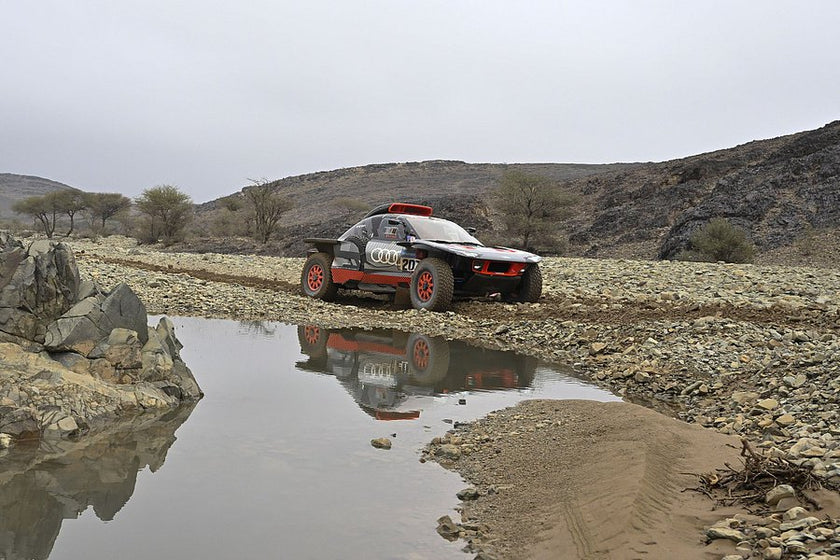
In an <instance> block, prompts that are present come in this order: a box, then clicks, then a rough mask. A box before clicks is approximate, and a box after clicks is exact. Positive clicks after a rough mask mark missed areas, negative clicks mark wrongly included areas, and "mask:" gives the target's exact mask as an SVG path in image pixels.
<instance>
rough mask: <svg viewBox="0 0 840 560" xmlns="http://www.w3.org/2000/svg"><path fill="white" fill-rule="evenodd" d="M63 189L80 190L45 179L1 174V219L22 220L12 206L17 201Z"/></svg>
mask: <svg viewBox="0 0 840 560" xmlns="http://www.w3.org/2000/svg"><path fill="white" fill-rule="evenodd" d="M62 189H71V190H78V189H74V188H73V187H70V186H68V185H65V184H64V183H59V182H58V181H51V180H50V179H44V178H43V177H34V176H32V175H16V174H14V173H0V219H4V218H20V215H19V214H16V213H15V212H13V211H12V204H14V203H15V201H17V200H20V199H22V198H27V197H30V196H40V195H43V194H46V193H48V192H51V191H58V190H62Z"/></svg>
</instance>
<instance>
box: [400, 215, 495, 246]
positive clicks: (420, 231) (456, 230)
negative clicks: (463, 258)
mask: <svg viewBox="0 0 840 560" xmlns="http://www.w3.org/2000/svg"><path fill="white" fill-rule="evenodd" d="M405 221H406V222H408V224H409V225H410V226H411V228H412V229H413V230H414V231H415V232H416V233H417V237H418V238H419V239H427V240H430V241H432V240H434V241H449V242H454V243H470V244H474V245H481V241H479V240H478V239H476V238H475V237H473V236H472V235H470V234H469V233H467V231H466V230H465V229H464V228H462V227H461V226H459V225H458V224H455V223H452V222H450V221H448V220H442V219H440V218H426V217H424V216H405Z"/></svg>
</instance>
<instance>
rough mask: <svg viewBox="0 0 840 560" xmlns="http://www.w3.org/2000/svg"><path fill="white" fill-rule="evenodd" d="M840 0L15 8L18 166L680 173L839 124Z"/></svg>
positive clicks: (253, 172)
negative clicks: (719, 154) (716, 156)
mask: <svg viewBox="0 0 840 560" xmlns="http://www.w3.org/2000/svg"><path fill="white" fill-rule="evenodd" d="M838 28H840V2H838V1H836V0H826V1H822V2H815V1H798V2H778V1H769V0H756V1H749V2H748V1H740V2H739V1H734V0H723V1H709V0H703V1H695V2H691V3H689V2H679V1H673V0H672V1H637V0H633V1H629V0H628V1H626V2H597V1H583V0H581V1H578V2H562V1H556V2H530V1H519V2H514V1H510V2H493V1H489V0H479V1H475V2H460V1H457V0H447V1H419V0H417V1H411V2H409V1H398V0H383V1H364V2H361V1H360V2H356V1H350V0H347V1H335V2H313V1H306V2H303V1H301V2H282V1H272V0H259V1H250V2H238V3H237V2H230V1H229V0H228V1H225V2H219V1H210V0H201V1H198V0H185V1H173V0H142V1H133V0H121V1H117V2H114V1H112V0H102V1H90V0H79V1H74V2H68V1H66V0H37V1H32V0H0V61H2V62H0V79H2V87H0V172H11V173H22V174H31V175H39V176H43V177H47V178H50V179H54V180H57V181H62V182H65V183H67V184H70V185H72V186H76V187H79V188H83V189H86V190H95V191H118V192H123V193H125V194H128V195H130V196H135V195H137V194H139V193H140V191H142V190H143V189H144V188H147V187H150V186H154V185H157V184H163V183H168V184H175V185H178V186H179V187H180V188H181V189H182V190H184V191H185V192H188V193H189V194H190V195H191V196H192V197H193V199H194V200H195V201H196V202H203V201H206V200H210V199H212V198H215V197H218V196H221V195H225V194H229V193H231V192H234V191H236V190H238V189H239V188H241V187H242V186H243V185H245V184H247V178H249V177H251V178H256V177H267V178H271V179H274V178H280V177H285V176H288V175H296V174H301V173H308V172H312V171H322V170H327V169H335V168H340V167H347V166H352V165H364V164H368V163H381V162H392V161H418V160H424V159H459V160H465V161H470V162H535V161H539V162H591V163H606V162H613V161H661V160H666V159H671V158H675V157H682V156H686V155H692V154H695V153H700V152H704V151H709V150H714V149H718V148H725V147H730V146H733V145H736V144H739V143H743V142H746V141H749V140H752V139H757V138H768V137H773V136H778V135H781V134H787V133H791V132H796V131H800V130H806V129H811V128H817V127H819V126H822V125H823V124H826V123H828V122H830V121H832V120H836V119H838V118H840V33H838Z"/></svg>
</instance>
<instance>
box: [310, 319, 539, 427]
mask: <svg viewBox="0 0 840 560" xmlns="http://www.w3.org/2000/svg"><path fill="white" fill-rule="evenodd" d="M298 341H299V342H300V348H301V352H303V353H304V354H306V355H307V356H308V357H309V358H308V359H307V360H306V361H305V362H299V363H298V364H297V365H298V367H300V368H301V369H304V370H307V371H315V372H319V373H327V374H330V375H334V376H336V378H338V379H339V380H340V382H341V383H342V385H344V387H345V388H346V389H347V391H348V392H349V393H350V394H351V395H352V396H353V398H354V399H355V400H356V402H357V403H359V406H361V407H362V409H363V410H365V411H366V412H367V413H368V414H370V415H372V416H374V417H375V418H378V419H381V420H396V419H412V418H418V417H419V416H420V409H421V408H422V406H423V402H422V401H423V400H425V399H428V398H429V397H433V396H436V395H442V394H446V393H453V392H459V391H464V390H470V391H475V390H482V389H484V390H494V389H496V390H497V389H516V388H520V387H528V386H529V385H530V384H531V381H532V380H533V378H534V371H535V370H536V366H537V360H536V358H532V357H530V356H520V355H517V354H514V353H512V352H502V351H499V350H486V349H482V348H476V347H474V346H470V345H468V344H466V343H465V342H460V341H447V340H445V339H443V338H438V337H430V336H426V335H423V334H419V333H413V334H409V333H405V332H401V331H397V330H384V329H383V330H373V331H362V330H356V329H335V330H328V329H324V328H321V327H317V326H314V325H307V326H300V327H298Z"/></svg>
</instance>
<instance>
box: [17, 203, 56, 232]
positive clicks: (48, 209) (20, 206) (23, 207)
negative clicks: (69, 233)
mask: <svg viewBox="0 0 840 560" xmlns="http://www.w3.org/2000/svg"><path fill="white" fill-rule="evenodd" d="M12 210H14V211H15V212H17V213H18V214H24V215H27V216H31V217H32V218H33V219H35V220H37V221H38V222H40V223H41V227H42V228H43V229H44V235H46V236H47V237H48V238H50V239H52V236H53V234H54V233H55V220H56V216H57V215H58V214H59V212H60V210H59V206H58V204H57V197H56V195H55V192H49V193H47V194H45V195H43V196H30V197H27V198H24V199H22V200H18V201H16V202H15V203H14V204H12Z"/></svg>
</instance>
